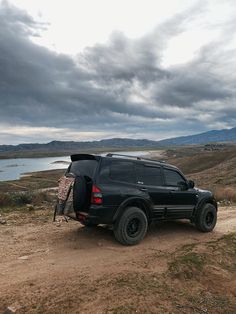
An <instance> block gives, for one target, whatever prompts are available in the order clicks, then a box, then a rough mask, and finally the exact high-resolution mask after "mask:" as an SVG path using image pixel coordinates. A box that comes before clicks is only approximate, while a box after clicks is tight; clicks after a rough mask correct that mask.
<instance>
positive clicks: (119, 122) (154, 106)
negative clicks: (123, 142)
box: [0, 2, 236, 135]
mask: <svg viewBox="0 0 236 314" xmlns="http://www.w3.org/2000/svg"><path fill="white" fill-rule="evenodd" d="M199 12H201V10H199V8H196V7H195V8H191V12H190V11H186V12H184V13H181V14H178V15H176V16H174V17H173V18H172V19H170V20H169V21H167V22H165V23H163V24H162V25H160V26H158V27H157V28H156V29H155V30H154V31H153V32H151V33H150V34H148V35H146V36H143V37H142V38H139V39H133V40H131V39H129V38H127V37H126V36H124V35H123V34H121V33H118V32H116V33H113V34H112V36H111V37H110V40H109V41H108V42H107V43H106V44H103V45H101V44H97V45H95V46H93V47H90V48H87V49H85V50H84V52H83V53H81V54H79V55H78V56H77V57H76V58H72V57H70V56H66V55H63V54H56V53H55V52H52V51H50V50H48V49H46V48H43V47H41V46H38V45H36V44H34V43H33V42H32V40H31V38H32V37H33V36H38V35H39V34H40V32H41V31H42V29H43V28H44V27H46V25H44V24H40V23H37V22H35V21H34V20H33V19H32V18H31V17H30V16H29V15H28V14H27V13H26V12H25V11H22V10H19V9H18V8H16V7H13V6H11V5H10V4H9V3H8V2H3V3H2V5H0V122H1V123H5V124H6V123H11V124H16V125H28V126H44V127H68V128H72V129H78V130H87V131H91V130H93V131H96V130H100V131H111V130H113V131H116V130H117V131H120V130H122V131H123V133H124V135H125V133H132V132H133V134H138V133H142V130H144V131H146V132H147V133H148V132H150V133H151V132H155V131H157V132H158V131H160V132H162V131H163V132H164V130H174V129H175V128H178V130H181V129H183V130H184V128H186V127H188V128H189V129H191V130H193V131H194V130H195V129H196V131H198V130H199V123H206V120H207V121H208V126H209V125H214V119H211V118H210V117H209V115H211V114H212V113H213V114H215V117H216V118H217V119H219V121H220V122H222V123H225V124H227V123H229V124H232V126H233V124H235V122H236V116H235V115H236V114H235V110H234V109H233V108H232V107H230V106H231V105H232V101H233V100H234V99H235V98H236V95H235V89H234V86H235V76H233V75H231V76H230V77H228V75H225V73H227V71H229V72H230V69H231V67H232V65H230V64H228V63H227V62H228V60H229V59H230V58H232V60H231V62H234V64H235V59H234V57H233V54H232V53H231V52H228V53H229V55H228V56H227V58H225V52H224V50H223V49H222V42H215V43H211V44H209V45H207V46H205V47H204V48H202V49H201V50H200V51H199V54H198V55H197V56H196V57H195V59H194V60H192V61H191V62H189V63H187V64H183V65H178V66H172V67H169V68H163V67H162V65H161V64H162V57H163V53H164V50H165V48H166V45H167V42H168V40H169V39H170V38H172V37H173V36H176V35H177V34H179V33H181V32H182V31H184V29H185V28H186V27H187V24H188V23H189V21H190V19H191V18H193V17H194V16H197V15H198V14H199ZM227 27H229V26H227ZM228 36H229V35H228ZM215 49H217V52H216V50H215ZM216 102H217V106H216ZM204 104H205V105H204ZM222 108H224V109H222ZM227 112H228V113H230V118H229V116H228V115H227ZM207 113H208V116H206V114H207ZM183 119H184V121H185V124H184V126H183V123H182V121H183ZM180 121H181V123H180ZM180 124H181V126H180ZM229 126H231V125H229ZM201 128H202V129H204V127H201Z"/></svg>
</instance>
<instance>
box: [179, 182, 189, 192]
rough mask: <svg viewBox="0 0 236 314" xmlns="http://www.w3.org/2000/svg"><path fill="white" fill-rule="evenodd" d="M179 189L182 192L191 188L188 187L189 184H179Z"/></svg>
mask: <svg viewBox="0 0 236 314" xmlns="http://www.w3.org/2000/svg"><path fill="white" fill-rule="evenodd" d="M178 187H179V188H180V190H181V191H186V190H187V189H188V188H189V187H188V182H184V181H181V182H178Z"/></svg>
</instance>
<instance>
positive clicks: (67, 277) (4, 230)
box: [0, 206, 236, 314]
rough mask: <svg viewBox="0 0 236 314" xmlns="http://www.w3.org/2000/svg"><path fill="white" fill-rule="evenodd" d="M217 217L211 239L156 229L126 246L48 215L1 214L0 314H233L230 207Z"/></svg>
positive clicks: (101, 231)
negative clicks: (55, 221)
mask: <svg viewBox="0 0 236 314" xmlns="http://www.w3.org/2000/svg"><path fill="white" fill-rule="evenodd" d="M218 216H219V217H218V224H217V226H216V228H215V230H214V232H212V233H210V234H204V233H200V232H198V231H197V230H196V229H195V228H194V226H193V225H191V224H190V223H189V222H187V221H181V222H165V223H158V224H153V225H152V226H151V227H150V230H149V232H148V234H147V236H146V238H145V239H144V241H142V243H141V244H139V245H137V246H134V247H124V246H122V245H120V244H119V243H117V242H116V241H115V239H114V237H113V234H112V231H111V230H110V229H109V228H106V227H102V226H99V227H97V228H92V229H90V228H86V227H82V226H81V225H80V224H79V223H77V222H73V221H69V222H68V223H67V222H65V221H61V222H57V223H53V222H52V221H51V218H52V211H51V210H50V209H43V208H42V209H38V210H35V209H29V211H28V212H27V210H25V211H14V212H9V213H3V214H2V216H1V217H0V221H1V222H2V223H0V313H4V311H6V309H7V308H8V313H10V312H16V313H212V314H213V313H214V314H215V313H232V314H233V313H236V233H235V231H236V207H233V206H230V207H221V208H220V209H219V215H218ZM6 313H7V312H6Z"/></svg>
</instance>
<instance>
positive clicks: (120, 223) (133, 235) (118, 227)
mask: <svg viewBox="0 0 236 314" xmlns="http://www.w3.org/2000/svg"><path fill="white" fill-rule="evenodd" d="M147 228H148V221H147V216H146V215H145V213H144V212H143V211H142V210H141V209H140V208H138V207H128V208H127V209H126V210H125V211H124V213H123V214H122V216H121V217H120V218H119V219H118V220H117V221H116V223H115V225H114V235H115V238H116V240H117V241H118V242H120V243H121V244H123V245H135V244H138V243H139V242H140V241H142V239H143V238H144V237H145V235H146V232H147Z"/></svg>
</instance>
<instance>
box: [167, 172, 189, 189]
mask: <svg viewBox="0 0 236 314" xmlns="http://www.w3.org/2000/svg"><path fill="white" fill-rule="evenodd" d="M164 175H165V181H166V185H170V186H178V185H179V183H180V182H185V180H184V178H183V177H182V176H181V175H180V174H179V173H178V172H177V171H175V170H170V169H164Z"/></svg>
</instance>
